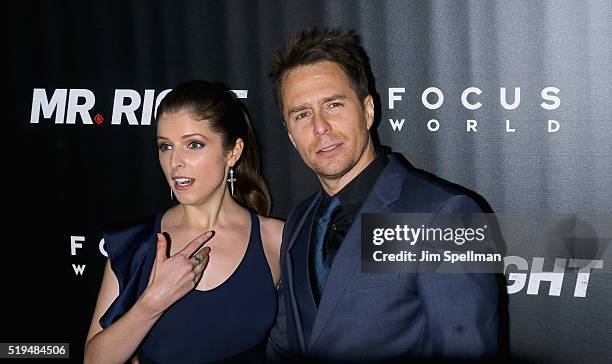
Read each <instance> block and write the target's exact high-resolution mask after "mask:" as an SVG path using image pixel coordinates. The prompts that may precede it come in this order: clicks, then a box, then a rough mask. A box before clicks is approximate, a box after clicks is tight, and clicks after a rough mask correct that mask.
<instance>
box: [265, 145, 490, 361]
mask: <svg viewBox="0 0 612 364" xmlns="http://www.w3.org/2000/svg"><path fill="white" fill-rule="evenodd" d="M321 197H322V193H321V192H318V193H316V194H314V195H312V196H310V197H309V198H307V199H306V200H304V201H302V202H301V203H300V204H299V205H298V206H297V207H296V208H295V209H294V210H292V212H291V213H290V214H289V216H288V218H287V221H286V223H285V228H284V231H283V240H282V246H281V285H280V287H279V291H278V293H279V311H278V314H277V319H276V323H275V325H274V327H273V328H272V330H271V332H270V337H269V340H268V348H267V355H268V359H269V361H270V362H284V361H286V359H288V358H294V359H295V358H296V357H300V358H309V359H313V360H317V361H319V360H320V361H350V362H354V361H378V360H381V361H384V360H397V359H400V358H407V357H445V358H474V357H482V356H488V355H494V354H495V353H496V352H497V345H498V288H497V283H496V277H495V275H494V274H488V273H487V274H484V273H478V274H476V273H463V274H457V273H447V274H443V273H432V272H430V273H362V272H361V269H360V262H361V237H360V236H361V218H360V214H361V213H426V214H431V217H432V220H433V219H435V216H436V215H437V214H444V213H464V212H468V213H469V212H474V213H479V212H482V210H481V209H480V207H479V206H478V205H477V204H476V203H475V202H474V200H473V199H472V198H470V197H468V196H467V195H465V194H464V193H462V192H460V191H459V190H458V189H455V188H453V187H450V186H448V185H447V184H444V183H441V182H440V181H438V180H437V179H436V178H435V177H430V176H428V175H425V174H423V173H422V172H419V171H417V170H415V169H410V168H406V167H404V166H403V165H402V164H401V163H400V162H399V160H397V159H396V157H394V156H392V155H389V163H388V164H387V166H386V167H385V169H384V170H383V172H382V173H381V175H380V176H379V178H378V179H377V180H376V182H375V184H374V186H373V188H372V190H371V191H370V193H369V195H368V197H367V198H366V200H365V201H364V203H363V205H362V206H361V209H360V211H359V213H358V214H357V216H356V218H355V220H354V221H353V224H352V225H351V227H350V229H349V231H348V232H347V234H346V237H345V239H344V240H343V242H342V244H341V246H340V249H339V251H338V253H337V255H336V257H335V259H334V262H333V264H332V266H331V270H330V273H329V276H328V279H327V283H326V286H325V289H324V291H323V295H322V297H321V300H320V304H319V307H318V308H317V306H316V305H315V302H314V299H313V296H312V291H311V288H310V282H309V273H308V245H309V242H310V234H311V231H312V224H313V216H314V213H315V210H316V207H317V206H318V203H319V201H320V200H321Z"/></svg>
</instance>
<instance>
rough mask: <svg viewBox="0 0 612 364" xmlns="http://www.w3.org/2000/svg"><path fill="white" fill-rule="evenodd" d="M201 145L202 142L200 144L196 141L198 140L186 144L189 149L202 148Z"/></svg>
mask: <svg viewBox="0 0 612 364" xmlns="http://www.w3.org/2000/svg"><path fill="white" fill-rule="evenodd" d="M203 146H204V144H202V143H198V142H190V143H189V144H188V145H187V147H188V148H189V149H200V148H202V147H203Z"/></svg>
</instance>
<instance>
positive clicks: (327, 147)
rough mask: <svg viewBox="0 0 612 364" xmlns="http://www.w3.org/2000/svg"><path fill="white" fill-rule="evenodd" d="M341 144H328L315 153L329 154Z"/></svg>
mask: <svg viewBox="0 0 612 364" xmlns="http://www.w3.org/2000/svg"><path fill="white" fill-rule="evenodd" d="M341 145H342V143H334V144H330V145H328V146H326V147H324V148H321V149H319V150H318V151H317V153H328V152H331V151H333V150H335V149H336V148H338V147H339V146H341Z"/></svg>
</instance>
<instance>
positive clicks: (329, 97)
mask: <svg viewBox="0 0 612 364" xmlns="http://www.w3.org/2000/svg"><path fill="white" fill-rule="evenodd" d="M344 99H346V96H344V95H341V94H336V95H332V96H328V97H325V98H323V103H326V102H330V101H335V100H344Z"/></svg>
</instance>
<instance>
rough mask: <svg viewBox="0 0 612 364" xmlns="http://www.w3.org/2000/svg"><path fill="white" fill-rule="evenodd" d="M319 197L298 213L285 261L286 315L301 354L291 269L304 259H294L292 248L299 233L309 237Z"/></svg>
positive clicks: (303, 348) (301, 335)
mask: <svg viewBox="0 0 612 364" xmlns="http://www.w3.org/2000/svg"><path fill="white" fill-rule="evenodd" d="M321 196H322V194H321V192H319V193H318V194H317V195H315V197H314V198H313V199H312V201H311V202H310V204H308V205H307V207H306V208H305V209H304V210H303V211H301V212H298V213H300V215H299V216H298V217H297V222H296V223H295V225H294V227H293V229H292V230H291V235H290V238H289V240H288V244H287V260H286V265H287V275H286V277H287V279H286V282H285V283H286V286H287V289H286V290H285V292H286V299H288V300H289V301H290V302H289V303H290V304H289V305H288V306H290V308H291V310H288V313H291V317H292V319H293V323H294V327H295V330H294V333H295V335H296V339H297V343H298V345H299V348H300V351H301V352H302V353H304V352H306V339H305V338H304V328H303V325H302V318H301V317H300V310H299V306H298V303H297V295H296V287H295V284H294V283H295V282H294V268H293V267H294V266H295V262H294V259H304V257H303V256H298V257H294V254H293V252H292V248H293V247H294V246H295V244H296V241H297V239H298V237H299V236H300V233H301V232H302V231H303V230H304V229H306V230H307V231H308V234H306V235H307V236H308V237H310V230H311V227H312V219H313V217H314V210H315V208H316V207H317V205H318V203H319V201H320V200H321ZM301 273H303V272H301ZM289 277H290V278H289ZM289 334H291V333H289Z"/></svg>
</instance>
